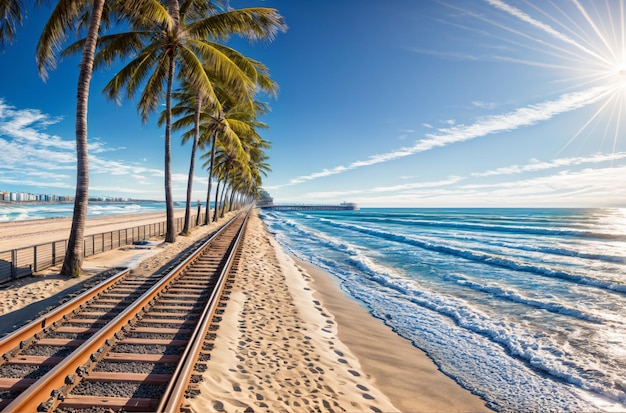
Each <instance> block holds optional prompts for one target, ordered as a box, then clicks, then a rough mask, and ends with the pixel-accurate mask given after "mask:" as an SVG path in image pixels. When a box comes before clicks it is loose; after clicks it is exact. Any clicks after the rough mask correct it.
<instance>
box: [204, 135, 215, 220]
mask: <svg viewBox="0 0 626 413" xmlns="http://www.w3.org/2000/svg"><path fill="white" fill-rule="evenodd" d="M216 141H217V138H216V133H212V134H211V163H210V164H209V188H208V189H207V192H206V216H205V217H204V225H209V217H210V211H211V209H210V204H211V184H212V183H213V161H214V160H215V144H216V143H217V142H216ZM215 205H216V206H217V204H215ZM213 208H215V207H213Z"/></svg>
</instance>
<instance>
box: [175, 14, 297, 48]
mask: <svg viewBox="0 0 626 413" xmlns="http://www.w3.org/2000/svg"><path fill="white" fill-rule="evenodd" d="M286 30H287V24H286V23H285V19H284V18H283V17H282V16H281V15H280V13H278V11H277V10H275V9H270V8H247V9H238V10H230V11H226V12H224V13H218V14H214V15H212V16H209V17H207V18H205V19H202V20H198V21H196V22H194V23H191V24H189V25H188V26H187V31H188V32H189V33H190V34H192V35H193V36H194V37H195V38H197V39H227V38H228V37H230V36H231V35H233V34H237V35H239V36H242V37H244V38H247V39H250V40H260V39H263V40H267V41H272V40H274V38H275V37H276V35H277V34H278V32H285V31H286Z"/></svg>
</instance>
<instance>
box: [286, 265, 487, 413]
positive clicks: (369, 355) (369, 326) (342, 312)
mask: <svg viewBox="0 0 626 413" xmlns="http://www.w3.org/2000/svg"><path fill="white" fill-rule="evenodd" d="M294 261H295V262H296V263H297V265H298V266H301V267H302V268H304V269H305V270H306V271H307V272H308V273H309V274H310V275H311V276H312V278H313V288H314V289H315V291H316V293H317V295H318V296H320V297H321V299H322V301H323V303H324V305H325V306H326V307H327V308H328V309H329V311H330V312H332V313H333V314H335V317H336V318H337V322H338V325H339V338H340V339H341V340H342V341H343V342H344V343H345V344H346V345H347V346H348V347H349V348H350V349H351V350H352V351H353V352H354V353H355V355H356V356H357V357H358V358H359V360H361V365H362V367H363V369H364V370H365V371H366V372H367V373H368V374H370V375H371V377H372V378H373V381H374V383H375V384H377V385H378V386H379V388H380V389H381V390H382V391H383V393H385V394H386V395H387V397H389V399H390V400H391V401H392V403H393V404H394V405H395V406H396V407H397V408H398V409H399V411H401V412H492V411H493V410H491V409H489V408H487V407H486V406H485V404H486V401H485V400H483V399H482V398H481V397H480V396H477V395H475V394H473V393H471V392H470V391H469V390H467V389H465V388H464V387H462V386H461V385H460V384H458V383H457V382H456V381H454V379H452V378H451V377H449V376H447V375H446V374H445V373H443V372H442V371H441V370H440V369H439V367H438V366H437V365H436V364H435V362H434V361H433V360H432V359H431V358H430V357H429V356H428V355H427V354H426V353H424V352H423V351H422V350H420V349H419V348H417V347H415V346H414V345H413V344H412V343H411V342H410V341H409V340H407V339H405V338H404V337H402V336H400V335H398V334H397V333H396V332H394V331H393V330H392V329H391V328H390V327H389V326H387V325H386V324H384V322H383V321H382V320H380V319H378V318H376V317H374V316H373V315H372V314H371V313H370V312H369V311H368V310H367V309H366V308H365V307H363V306H362V305H361V304H359V303H358V302H357V301H356V300H354V299H352V298H350V297H347V296H346V295H345V294H344V292H343V291H341V287H340V285H339V283H338V280H337V279H336V278H334V277H333V276H332V275H331V274H329V273H327V272H326V271H324V270H322V269H321V268H319V267H316V266H315V265H313V264H311V263H308V262H305V261H302V260H300V259H298V258H294ZM408 395H411V396H412V397H407V396H408Z"/></svg>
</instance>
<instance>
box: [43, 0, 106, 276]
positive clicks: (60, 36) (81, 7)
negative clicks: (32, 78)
mask: <svg viewBox="0 0 626 413" xmlns="http://www.w3.org/2000/svg"><path fill="white" fill-rule="evenodd" d="M104 9H105V0H93V1H72V0H61V1H59V2H58V3H57V6H56V7H55V9H54V10H53V12H52V15H51V16H50V19H49V20H48V22H47V23H46V26H45V27H44V30H43V33H42V34H41V37H40V39H39V43H38V44H37V51H36V60H37V65H38V68H39V73H40V75H41V76H42V78H44V79H45V78H46V76H47V70H48V69H49V68H54V67H55V65H56V58H55V52H56V51H57V50H59V48H60V44H61V42H62V41H63V40H64V38H65V33H67V32H68V31H71V30H75V26H76V25H77V23H78V26H80V24H79V23H80V22H81V21H82V22H84V21H85V17H86V16H90V17H89V18H88V20H87V21H88V22H89V23H88V26H87V37H86V38H85V40H84V42H83V47H82V57H81V61H80V66H79V67H80V72H79V75H78V87H77V92H76V96H77V98H76V196H75V199H74V214H73V216H72V229H71V231H70V236H69V241H68V245H67V249H66V252H65V259H64V261H63V267H62V269H61V274H63V275H70V276H73V277H76V276H78V275H80V271H81V266H82V262H83V235H84V229H85V217H86V215H87V202H88V196H89V162H88V154H87V104H88V101H89V85H90V83H91V75H92V72H93V62H94V54H95V51H96V43H97V40H98V32H99V30H100V24H101V21H102V17H103V12H104Z"/></svg>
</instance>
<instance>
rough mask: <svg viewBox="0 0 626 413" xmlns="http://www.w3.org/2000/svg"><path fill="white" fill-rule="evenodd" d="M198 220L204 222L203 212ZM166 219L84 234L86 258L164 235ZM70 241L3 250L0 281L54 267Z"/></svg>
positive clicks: (193, 219)
mask: <svg viewBox="0 0 626 413" xmlns="http://www.w3.org/2000/svg"><path fill="white" fill-rule="evenodd" d="M198 222H204V213H201V214H200V219H199V220H198ZM189 224H190V226H191V227H192V228H193V227H195V226H196V215H192V216H191V218H190V220H189ZM174 226H175V231H176V232H180V231H182V229H183V226H184V218H183V217H180V218H176V219H175V220H174ZM165 229H166V221H162V222H156V223H152V224H145V225H139V226H136V227H131V228H125V229H120V230H116V231H109V232H102V233H99V234H92V235H86V236H85V237H83V243H84V246H83V251H84V252H83V254H84V257H85V258H87V257H90V256H92V255H95V254H100V253H102V252H105V251H110V250H114V249H116V248H119V247H123V246H126V245H132V244H133V243H135V242H138V241H144V240H147V239H149V238H155V237H162V236H165ZM67 242H68V240H66V239H65V240H59V241H52V242H47V243H45V244H37V245H33V246H29V247H22V248H16V249H13V250H8V251H0V284H2V283H4V282H7V281H9V280H15V279H18V278H23V277H27V276H29V275H32V274H33V273H35V272H38V271H42V270H45V269H46V268H50V267H54V266H55V265H59V264H61V263H62V262H63V259H64V257H65V250H66V248H67Z"/></svg>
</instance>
